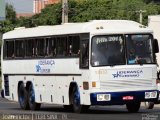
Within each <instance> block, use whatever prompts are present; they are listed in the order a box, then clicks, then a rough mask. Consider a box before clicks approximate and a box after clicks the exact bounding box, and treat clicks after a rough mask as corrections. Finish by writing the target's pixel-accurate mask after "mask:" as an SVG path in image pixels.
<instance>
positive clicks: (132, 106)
mask: <svg viewBox="0 0 160 120" xmlns="http://www.w3.org/2000/svg"><path fill="white" fill-rule="evenodd" d="M140 105H141V103H140V102H131V103H127V104H126V107H127V109H128V112H131V113H136V112H138V111H139V108H140Z"/></svg>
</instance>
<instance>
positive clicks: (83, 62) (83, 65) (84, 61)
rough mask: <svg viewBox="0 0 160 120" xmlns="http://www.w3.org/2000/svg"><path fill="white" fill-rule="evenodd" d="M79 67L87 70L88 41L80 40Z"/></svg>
mask: <svg viewBox="0 0 160 120" xmlns="http://www.w3.org/2000/svg"><path fill="white" fill-rule="evenodd" d="M80 51H81V52H80V54H81V55H80V57H81V58H80V62H81V64H80V67H81V68H86V69H87V68H89V41H88V40H82V41H81V50H80Z"/></svg>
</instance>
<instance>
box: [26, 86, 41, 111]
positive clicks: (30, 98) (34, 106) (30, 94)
mask: <svg viewBox="0 0 160 120" xmlns="http://www.w3.org/2000/svg"><path fill="white" fill-rule="evenodd" d="M28 101H29V107H30V109H31V110H39V109H40V107H41V104H40V103H36V102H35V92H34V89H33V85H32V84H31V85H30V86H29V90H28Z"/></svg>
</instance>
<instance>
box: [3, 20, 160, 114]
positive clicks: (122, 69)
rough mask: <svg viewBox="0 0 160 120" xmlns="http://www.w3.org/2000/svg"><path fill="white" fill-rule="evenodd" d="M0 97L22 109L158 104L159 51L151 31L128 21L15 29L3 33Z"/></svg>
mask: <svg viewBox="0 0 160 120" xmlns="http://www.w3.org/2000/svg"><path fill="white" fill-rule="evenodd" d="M2 42H3V45H2V53H1V55H2V56H1V59H2V61H1V62H2V63H1V64H2V88H3V91H2V93H3V92H4V97H5V98H7V99H9V100H13V101H19V104H20V107H21V108H22V109H31V110H38V109H40V106H41V104H42V103H48V104H60V105H64V108H67V109H68V110H73V111H74V112H77V113H81V112H85V111H86V110H87V109H88V108H89V106H92V105H124V104H126V106H127V109H128V111H129V112H138V110H139V108H140V103H141V102H143V101H153V102H154V101H157V99H158V97H159V94H158V90H157V86H156V78H157V66H156V56H155V53H157V52H158V51H159V49H158V44H157V41H156V40H155V39H154V38H153V35H152V30H150V29H149V28H145V27H144V26H143V25H141V24H139V23H136V22H134V21H128V20H93V21H90V22H86V23H66V24H63V25H56V26H39V27H34V28H17V29H15V30H13V31H10V32H8V33H5V34H4V35H3V41H2Z"/></svg>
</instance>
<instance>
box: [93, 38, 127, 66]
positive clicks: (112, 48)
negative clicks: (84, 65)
mask: <svg viewBox="0 0 160 120" xmlns="http://www.w3.org/2000/svg"><path fill="white" fill-rule="evenodd" d="M91 55H92V58H91V64H92V66H111V65H122V64H125V54H124V38H123V35H106V36H94V37H93V39H92V53H91Z"/></svg>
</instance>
